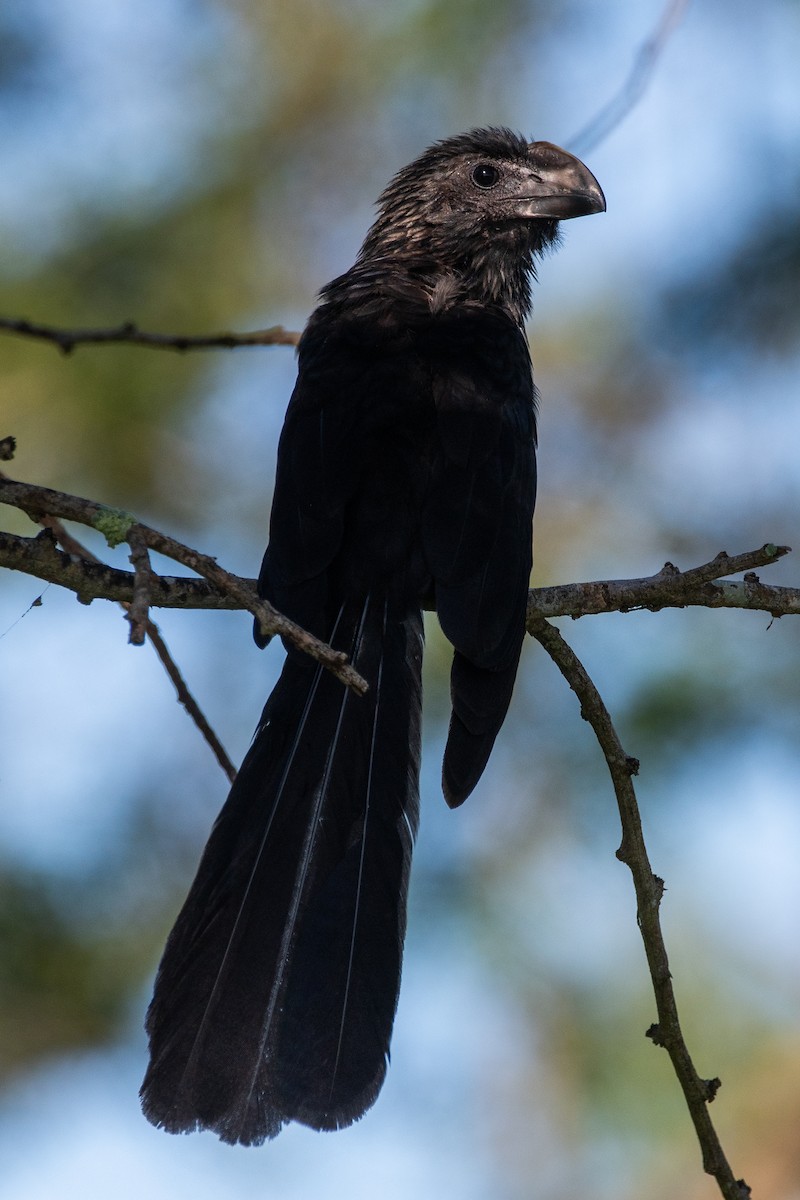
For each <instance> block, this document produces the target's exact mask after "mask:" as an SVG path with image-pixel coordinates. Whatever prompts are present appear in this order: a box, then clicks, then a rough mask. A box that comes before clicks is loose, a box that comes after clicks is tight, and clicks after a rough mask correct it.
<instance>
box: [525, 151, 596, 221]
mask: <svg viewBox="0 0 800 1200" xmlns="http://www.w3.org/2000/svg"><path fill="white" fill-rule="evenodd" d="M528 157H529V162H530V168H531V173H530V178H529V185H530V186H529V190H527V189H526V190H527V194H526V195H525V196H521V197H520V198H519V201H518V208H517V211H518V213H519V215H520V216H521V217H548V218H550V219H555V220H557V221H568V220H569V219H570V218H571V217H586V216H589V215H590V214H591V213H599V212H605V211H606V198H605V196H604V195H603V190H602V188H601V187H600V184H599V183H598V182H597V180H596V179H595V177H594V175H593V174H592V172H591V171H590V170H589V168H588V167H587V166H586V165H585V164H584V163H582V162H581V160H580V159H579V158H575V156H574V155H573V154H569V153H568V152H567V151H566V150H562V149H561V147H560V146H554V145H553V143H552V142H531V143H530V145H529V146H528Z"/></svg>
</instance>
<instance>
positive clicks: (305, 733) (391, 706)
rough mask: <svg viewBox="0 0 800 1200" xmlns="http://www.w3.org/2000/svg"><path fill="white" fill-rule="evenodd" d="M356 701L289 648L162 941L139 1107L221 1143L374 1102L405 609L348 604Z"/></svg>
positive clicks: (389, 919) (413, 782)
mask: <svg viewBox="0 0 800 1200" xmlns="http://www.w3.org/2000/svg"><path fill="white" fill-rule="evenodd" d="M331 640H332V641H333V643H334V644H335V645H336V646H337V647H338V648H341V649H343V650H345V651H346V652H347V653H348V654H349V655H350V656H351V659H352V661H353V662H354V664H355V666H356V667H357V669H358V670H359V671H360V672H361V673H362V674H363V675H364V676H365V677H366V678H367V680H368V682H369V684H370V690H369V692H368V693H367V695H366V696H364V697H358V696H356V695H354V694H353V693H352V692H349V691H347V690H346V689H345V688H344V687H343V686H342V685H341V684H340V683H339V682H338V681H337V680H336V679H334V678H333V676H331V675H330V673H329V672H327V671H324V670H323V669H321V668H320V667H318V666H317V665H316V664H315V663H313V662H312V661H311V660H310V659H309V658H307V657H305V656H302V655H299V654H298V653H297V652H290V653H289V656H288V658H287V661H286V664H285V666H284V669H283V673H282V675H281V677H280V679H279V681H278V683H277V686H276V687H275V690H274V691H273V693H272V695H271V696H270V698H269V700H268V701H267V704H266V707H265V709H264V713H263V715H262V719H261V723H260V725H259V728H258V730H257V733H256V736H255V739H254V742H253V745H252V746H251V749H250V751H249V753H248V755H247V757H246V758H245V760H244V763H243V765H242V769H241V771H240V772H239V775H238V777H237V779H236V782H235V784H234V785H233V788H232V790H231V793H230V795H229V797H228V800H227V802H226V804H225V806H224V808H223V809H222V812H221V813H220V815H219V817H218V819H217V822H216V824H215V825H214V828H213V830H212V833H211V837H210V839H209V842H208V845H207V846H206V849H205V852H204V854H203V858H202V861H201V863H200V866H199V869H198V872H197V877H196V879H195V881H194V883H193V885H192V888H191V891H190V893H189V896H188V898H187V900H186V903H185V904H184V906H183V909H182V911H181V913H180V915H179V917H178V920H177V922H176V924H175V927H174V929H173V930H172V933H171V934H170V937H169V940H168V942H167V946H166V950H165V951H164V957H163V959H162V961H161V965H160V967H159V970H158V976H157V979H156V986H155V994H154V996H153V1001H152V1003H151V1005H150V1009H149V1011H148V1015H147V1031H148V1033H149V1036H150V1054H151V1057H150V1066H149V1069H148V1071H147V1075H146V1076H145V1080H144V1083H143V1085H142V1092H141V1095H142V1106H143V1109H144V1112H145V1115H146V1116H147V1117H148V1119H149V1120H150V1121H152V1122H153V1123H154V1124H155V1125H159V1126H161V1127H163V1128H164V1129H167V1130H169V1131H170V1132H173V1133H178V1132H189V1131H191V1130H194V1129H212V1130H214V1131H215V1132H216V1133H217V1134H219V1136H220V1137H221V1138H222V1139H223V1140H224V1141H227V1142H241V1143H244V1144H252V1143H258V1142H262V1141H264V1139H265V1138H269V1137H274V1136H275V1135H276V1134H277V1133H278V1132H279V1130H280V1128H281V1126H282V1125H283V1124H284V1123H285V1122H287V1121H292V1120H294V1121H300V1122H302V1123H304V1124H307V1125H310V1126H312V1127H313V1128H315V1129H336V1128H339V1127H340V1126H343V1125H348V1124H350V1123H351V1122H352V1121H355V1120H357V1119H358V1118H359V1117H360V1116H362V1114H363V1113H364V1112H365V1111H366V1110H367V1109H368V1108H369V1106H370V1105H371V1104H372V1103H373V1102H374V1100H375V1098H376V1097H377V1095H378V1092H379V1091H380V1088H381V1085H382V1083H383V1079H384V1076H385V1073H386V1062H387V1055H388V1050H389V1041H390V1037H391V1031H392V1023H393V1020H394V1014H395V1009H396V1006H397V995H398V990H399V986H400V969H401V962H402V950H403V937H404V933H405V923H406V893H407V887H408V874H409V867H410V861H411V850H412V843H413V838H414V833H415V831H416V825H417V818H418V776H419V740H420V710H421V689H420V669H421V661H422V619H421V614H420V613H418V612H411V613H404V614H400V615H397V614H392V612H391V609H390V606H389V603H388V602H387V601H386V600H385V598H384V597H378V598H376V597H375V596H374V595H373V596H369V597H367V598H366V600H362V601H359V602H355V601H348V603H347V604H346V605H344V606H343V607H342V609H341V611H340V613H339V616H338V620H337V622H336V627H335V629H334V632H333V634H332V636H331Z"/></svg>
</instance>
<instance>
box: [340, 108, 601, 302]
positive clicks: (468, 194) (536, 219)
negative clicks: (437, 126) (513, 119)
mask: <svg viewBox="0 0 800 1200" xmlns="http://www.w3.org/2000/svg"><path fill="white" fill-rule="evenodd" d="M605 207H606V203H605V197H604V196H603V193H602V191H601V189H600V185H599V184H598V182H597V180H596V179H595V177H594V176H593V175H592V173H591V171H590V170H589V169H588V167H586V166H584V164H583V163H582V162H580V160H579V159H577V158H575V157H574V156H573V155H572V154H569V153H567V151H566V150H562V149H560V147H558V146H554V145H552V144H551V143H550V142H526V141H525V140H524V138H522V137H520V136H519V135H517V134H515V133H513V132H512V131H511V130H509V129H474V130H472V131H471V132H470V133H464V134H459V135H457V136H456V137H451V138H447V139H445V140H444V141H441V142H436V143H435V144H434V145H433V146H431V147H429V149H427V150H426V151H425V153H424V154H422V155H420V157H419V158H417V159H415V161H414V162H412V163H410V164H409V165H408V166H407V167H404V168H403V169H402V170H401V171H399V172H398V173H397V175H395V177H394V179H392V181H391V182H390V183H389V185H388V187H387V188H386V189H385V190H384V192H383V194H382V195H381V197H380V202H379V212H378V218H377V220H376V221H375V224H374V225H373V226H372V228H371V229H370V231H369V233H368V234H367V237H366V239H365V242H364V245H363V248H362V250H361V255H360V257H361V259H362V260H364V259H375V258H383V259H387V258H388V259H395V260H397V261H398V262H399V263H404V262H405V263H409V264H412V263H413V264H418V267H419V269H421V270H423V271H425V270H433V271H434V272H436V271H443V272H447V273H455V274H457V275H459V276H461V277H462V278H464V279H467V278H471V279H472V281H473V283H474V285H475V290H476V295H480V296H482V297H483V298H485V299H490V300H493V301H494V302H503V295H502V293H503V292H504V291H516V292H518V291H519V289H520V288H521V287H523V289H524V290H525V293H526V295H525V296H519V297H515V300H518V301H519V303H515V304H514V307H515V308H517V309H518V310H521V311H522V315H524V312H525V311H527V305H528V297H529V292H528V290H527V276H528V274H529V273H530V271H531V270H532V266H533V257H534V256H535V255H537V254H540V253H541V252H542V251H543V250H545V249H546V248H547V247H548V246H549V245H551V244H552V243H553V242H555V241H556V240H557V238H558V223H559V221H564V220H568V219H570V218H572V217H581V216H586V215H588V214H590V213H597V212H603V211H605ZM470 290H472V288H470Z"/></svg>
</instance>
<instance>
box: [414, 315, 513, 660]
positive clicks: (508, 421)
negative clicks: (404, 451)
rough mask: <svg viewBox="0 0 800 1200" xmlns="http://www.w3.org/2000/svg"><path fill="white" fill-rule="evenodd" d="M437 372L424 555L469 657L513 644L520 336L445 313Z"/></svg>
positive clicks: (447, 623) (492, 654)
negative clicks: (444, 350) (436, 442)
mask: <svg viewBox="0 0 800 1200" xmlns="http://www.w3.org/2000/svg"><path fill="white" fill-rule="evenodd" d="M447 333H448V336H447V337H446V338H445V337H443V338H441V339H440V346H446V347H447V348H448V350H449V353H447V354H446V355H443V356H440V358H439V370H438V371H437V373H436V374H435V377H434V392H435V397H436V410H437V426H438V433H439V453H438V455H437V460H436V463H435V466H434V469H433V477H432V482H431V486H430V490H429V493H428V496H427V501H426V504H425V507H424V510H423V527H422V528H423V544H424V549H425V556H426V560H427V563H428V565H429V567H430V570H431V573H432V575H433V578H434V581H435V590H436V608H437V612H438V614H439V620H440V622H441V625H442V628H443V630H444V632H445V634H446V635H447V637H448V638H449V640H450V641H451V642H452V643H453V645H454V646H455V647H456V649H457V650H458V651H460V652H461V653H462V654H463V655H464V656H465V657H466V658H467V659H469V660H470V661H471V662H472V663H474V664H476V665H478V666H480V667H485V668H490V669H500V668H502V667H504V666H506V665H507V664H508V663H509V661H510V660H511V659H512V658H516V656H517V655H518V652H519V642H520V638H521V633H520V624H521V622H524V611H525V603H526V597H527V588H528V581H529V576H530V570H531V521H532V518H533V506H534V500H535V491H536V458H535V450H536V446H535V437H536V426H535V411H534V391H533V380H532V376H531V367H530V358H529V355H528V348H527V343H526V341H525V338H524V336H523V335H522V333H521V331H520V330H519V329H518V328H517V326H516V325H515V324H514V323H513V322H512V321H510V320H509V319H508V318H506V317H504V316H503V315H502V314H489V315H487V314H486V313H485V312H483V313H481V314H475V315H473V314H472V313H471V312H470V311H469V310H466V311H465V312H464V313H463V315H461V316H459V315H454V316H453V317H452V318H451V319H450V320H449V322H448V329H447Z"/></svg>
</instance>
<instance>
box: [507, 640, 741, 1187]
mask: <svg viewBox="0 0 800 1200" xmlns="http://www.w3.org/2000/svg"><path fill="white" fill-rule="evenodd" d="M531 632H532V634H533V636H534V637H535V638H536V639H537V640H538V641H539V642H540V643H541V645H542V646H543V647H544V648H545V650H546V651H547V652H548V654H549V655H550V657H551V658H552V659H553V662H554V663H555V664H556V666H557V667H558V669H559V671H560V672H561V674H562V675H563V676H564V678H565V679H566V681H567V683H568V684H569V686H570V687H571V688H572V690H573V692H574V693H575V695H576V696H577V697H578V700H579V702H580V706H581V716H582V717H583V719H584V720H585V721H588V722H589V724H590V725H591V726H592V729H593V730H594V733H595V736H596V738H597V740H598V742H599V744H600V748H601V750H602V751H603V755H604V756H605V760H606V763H607V765H608V770H609V773H610V775H611V781H612V783H613V785H614V793H615V795H616V798H617V806H618V808H619V816H620V822H621V824H622V842H621V844H620V847H619V849H618V850H617V858H618V859H619V860H620V862H624V863H625V864H626V865H627V866H628V867H629V868H630V871H631V875H632V876H633V884H634V888H635V891H636V905H637V920H638V923H639V929H640V931H641V934H642V941H643V942H644V948H645V954H646V955H647V963H648V966H649V968H650V978H651V979H652V982H653V993H654V995H655V1001H656V1011H657V1013H658V1024H657V1025H652V1026H651V1027H650V1029H648V1031H647V1036H648V1037H649V1038H650V1039H651V1040H652V1041H653V1042H654V1043H655V1045H657V1046H663V1047H664V1049H665V1050H666V1051H667V1053H668V1054H669V1056H670V1059H671V1061H672V1066H673V1068H674V1070H675V1074H676V1075H677V1077H678V1081H679V1083H680V1085H681V1088H682V1090H683V1095H684V1098H685V1100H686V1105H687V1107H688V1109H689V1114H690V1116H691V1118H692V1123H693V1124H694V1128H695V1132H696V1134H697V1138H698V1141H699V1142H700V1148H701V1151H702V1156H703V1170H704V1171H706V1173H707V1174H709V1175H712V1176H713V1177H714V1178H715V1179H716V1181H717V1185H718V1187H719V1190H720V1192H721V1194H722V1195H723V1196H724V1197H725V1200H747V1198H748V1197H749V1196H750V1188H749V1187H748V1186H747V1184H746V1183H745V1181H744V1180H743V1179H736V1178H735V1176H734V1174H733V1171H732V1170H731V1167H730V1164H729V1163H728V1160H727V1158H726V1156H725V1153H724V1151H723V1149H722V1146H721V1144H720V1141H719V1138H718V1136H717V1132H716V1130H715V1128H714V1125H713V1123H712V1121H711V1117H710V1115H709V1112H708V1105H709V1104H710V1103H711V1101H712V1100H713V1099H714V1097H715V1095H716V1094H717V1091H718V1090H719V1088H720V1080H719V1079H701V1077H700V1076H699V1075H698V1073H697V1071H696V1070H695V1067H694V1063H693V1062H692V1059H691V1056H690V1054H689V1051H688V1049H687V1046H686V1042H685V1039H684V1036H683V1032H682V1030H681V1026H680V1021H679V1019H678V1008H677V1004H676V1001H675V993H674V991H673V987H672V977H671V975H670V969H669V959H668V957H667V949H666V946H665V944H664V937H663V934H662V932H661V922H660V919H659V908H660V905H661V899H662V897H663V894H664V881H663V879H659V877H658V876H657V875H655V874H654V873H653V870H652V868H651V866H650V860H649V857H648V854H647V847H646V845H645V841H644V834H643V832H642V822H641V817H640V814H639V806H638V803H637V800H636V793H635V791H634V787H633V783H632V776H634V775H636V774H637V773H638V770H639V763H638V762H637V760H636V759H635V758H631V757H630V756H629V755H627V754H626V753H625V751H624V750H623V748H622V744H621V742H620V740H619V737H618V735H617V732H616V730H615V729H614V726H613V723H612V721H611V717H610V715H609V712H608V709H607V708H606V706H605V704H604V703H603V700H602V698H601V696H600V693H599V692H598V691H597V688H596V687H595V685H594V684H593V683H592V680H591V679H590V678H589V675H588V674H587V672H586V669H585V667H584V666H583V664H582V663H581V661H580V659H579V658H578V657H577V655H576V654H575V653H574V651H573V650H572V649H571V648H570V646H568V645H567V643H566V642H565V641H564V639H563V638H562V636H561V634H560V633H559V631H558V630H557V629H556V628H555V627H554V626H553V625H550V624H549V623H548V622H547V621H545V620H543V619H542V618H541V617H535V618H534V619H533V621H532V628H531Z"/></svg>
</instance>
